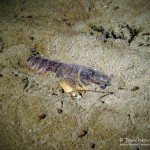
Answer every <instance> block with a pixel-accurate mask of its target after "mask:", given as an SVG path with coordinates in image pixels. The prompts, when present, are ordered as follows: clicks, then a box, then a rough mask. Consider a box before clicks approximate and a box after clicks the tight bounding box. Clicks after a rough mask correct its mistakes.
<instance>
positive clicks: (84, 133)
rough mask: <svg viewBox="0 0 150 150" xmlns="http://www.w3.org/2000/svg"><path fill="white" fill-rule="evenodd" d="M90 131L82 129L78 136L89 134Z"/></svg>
mask: <svg viewBox="0 0 150 150" xmlns="http://www.w3.org/2000/svg"><path fill="white" fill-rule="evenodd" d="M87 133H88V132H87V131H86V130H81V131H80V132H79V133H78V137H83V136H85V135H86V134H87Z"/></svg>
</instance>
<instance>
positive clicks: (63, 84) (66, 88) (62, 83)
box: [59, 80, 73, 93]
mask: <svg viewBox="0 0 150 150" xmlns="http://www.w3.org/2000/svg"><path fill="white" fill-rule="evenodd" d="M59 85H60V86H61V87H62V89H63V90H64V91H65V92H66V93H70V92H72V91H73V87H71V86H70V85H69V84H68V83H67V82H66V81H65V80H61V81H60V82H59Z"/></svg>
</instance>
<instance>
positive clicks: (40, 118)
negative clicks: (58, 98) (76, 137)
mask: <svg viewBox="0 0 150 150" xmlns="http://www.w3.org/2000/svg"><path fill="white" fill-rule="evenodd" d="M46 116H47V115H46V114H42V115H40V116H39V121H40V120H42V119H44V118H45V117H46Z"/></svg>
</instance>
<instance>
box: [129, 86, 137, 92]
mask: <svg viewBox="0 0 150 150" xmlns="http://www.w3.org/2000/svg"><path fill="white" fill-rule="evenodd" d="M138 89H139V87H138V86H134V87H133V88H132V89H131V91H136V90H138Z"/></svg>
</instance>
